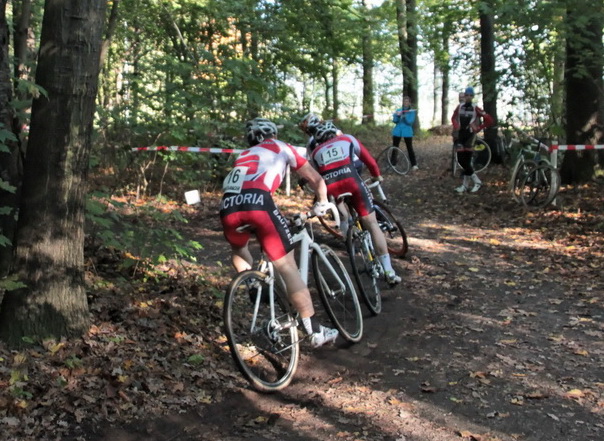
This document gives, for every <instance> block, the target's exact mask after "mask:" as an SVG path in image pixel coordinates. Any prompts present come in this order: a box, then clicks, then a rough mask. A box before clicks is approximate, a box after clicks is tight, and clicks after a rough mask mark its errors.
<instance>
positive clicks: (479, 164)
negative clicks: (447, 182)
mask: <svg viewBox="0 0 604 441" xmlns="http://www.w3.org/2000/svg"><path fill="white" fill-rule="evenodd" d="M490 163H491V147H490V146H489V144H488V143H487V142H486V141H485V140H484V139H483V138H479V137H476V140H475V141H474V148H473V150H472V168H473V169H474V172H475V173H480V172H482V171H483V170H485V169H486V168H487V167H488V166H489V164H490ZM451 171H452V173H453V177H455V176H457V172H458V171H459V172H461V171H462V168H461V165H459V162H458V161H457V150H456V147H455V144H453V146H452V149H451Z"/></svg>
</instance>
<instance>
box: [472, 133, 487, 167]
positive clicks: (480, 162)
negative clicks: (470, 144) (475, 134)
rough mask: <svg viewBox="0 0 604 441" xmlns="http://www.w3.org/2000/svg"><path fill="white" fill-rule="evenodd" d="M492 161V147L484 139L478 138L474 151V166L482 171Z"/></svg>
mask: <svg viewBox="0 0 604 441" xmlns="http://www.w3.org/2000/svg"><path fill="white" fill-rule="evenodd" d="M490 163H491V148H490V147H489V144H487V142H486V141H485V140H484V139H480V138H479V139H476V143H475V144H474V151H473V153H472V168H473V169H474V172H475V173H480V172H481V171H483V170H484V169H485V168H487V167H488V166H489V164H490Z"/></svg>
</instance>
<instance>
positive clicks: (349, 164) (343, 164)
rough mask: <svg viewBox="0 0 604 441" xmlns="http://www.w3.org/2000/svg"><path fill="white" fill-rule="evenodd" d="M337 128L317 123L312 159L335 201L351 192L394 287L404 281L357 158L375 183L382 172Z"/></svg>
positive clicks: (356, 207)
mask: <svg viewBox="0 0 604 441" xmlns="http://www.w3.org/2000/svg"><path fill="white" fill-rule="evenodd" d="M338 132H339V131H338V129H337V127H336V126H335V125H334V124H333V123H332V122H331V121H325V122H322V123H320V124H318V125H317V126H316V128H315V130H314V137H315V138H316V140H317V143H318V145H317V147H316V148H315V149H314V150H313V151H312V153H311V160H312V162H313V165H314V166H315V168H316V169H317V170H318V171H319V173H320V175H321V176H322V177H323V179H325V183H326V184H327V193H328V194H329V195H330V196H333V197H334V198H335V199H336V200H337V198H338V197H339V196H340V195H341V194H343V193H351V194H352V196H351V201H352V206H353V207H354V209H355V210H356V212H357V213H358V214H359V216H360V217H361V222H362V223H363V227H365V228H366V229H367V231H369V233H370V234H371V239H372V240H373V244H374V245H375V249H376V251H377V254H378V258H379V260H380V263H381V264H382V267H383V268H384V274H385V276H386V281H387V282H388V283H389V284H391V285H394V284H396V283H400V281H401V278H400V277H399V276H398V275H397V274H396V272H395V271H394V268H392V262H391V260H390V254H389V253H388V245H387V243H386V238H385V237H384V233H383V232H382V230H381V229H380V227H379V225H378V222H377V219H376V217H375V210H374V208H373V198H372V197H371V192H370V191H369V189H368V188H367V186H366V185H365V183H364V182H363V180H362V179H361V177H360V176H359V173H358V172H357V170H356V168H355V166H354V157H355V155H356V156H357V157H358V158H360V160H361V161H362V162H363V163H364V164H365V165H366V166H367V169H368V170H369V173H370V174H371V176H372V177H373V179H374V180H379V181H381V180H382V176H381V174H380V169H379V167H378V165H377V163H376V162H375V159H374V158H373V156H371V153H369V151H368V150H367V149H366V148H365V146H363V144H361V142H360V141H359V140H358V139H356V138H355V137H354V136H352V135H347V134H340V135H338Z"/></svg>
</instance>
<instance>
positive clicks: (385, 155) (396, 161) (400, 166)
mask: <svg viewBox="0 0 604 441" xmlns="http://www.w3.org/2000/svg"><path fill="white" fill-rule="evenodd" d="M376 161H377V163H378V166H379V167H380V170H382V172H387V171H393V172H394V173H396V174H398V175H401V176H404V175H406V174H407V173H409V170H410V168H411V162H410V161H409V158H408V157H407V154H406V153H405V152H403V151H402V150H401V149H400V148H398V147H396V146H394V145H392V146H390V147H386V148H385V149H384V150H382V151H381V152H380V154H379V155H378V157H377V159H376Z"/></svg>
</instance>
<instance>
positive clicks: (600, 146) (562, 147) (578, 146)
mask: <svg viewBox="0 0 604 441" xmlns="http://www.w3.org/2000/svg"><path fill="white" fill-rule="evenodd" d="M600 149H604V144H594V145H581V144H568V145H557V144H553V145H552V146H551V147H550V148H549V151H550V152H553V151H555V150H600Z"/></svg>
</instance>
